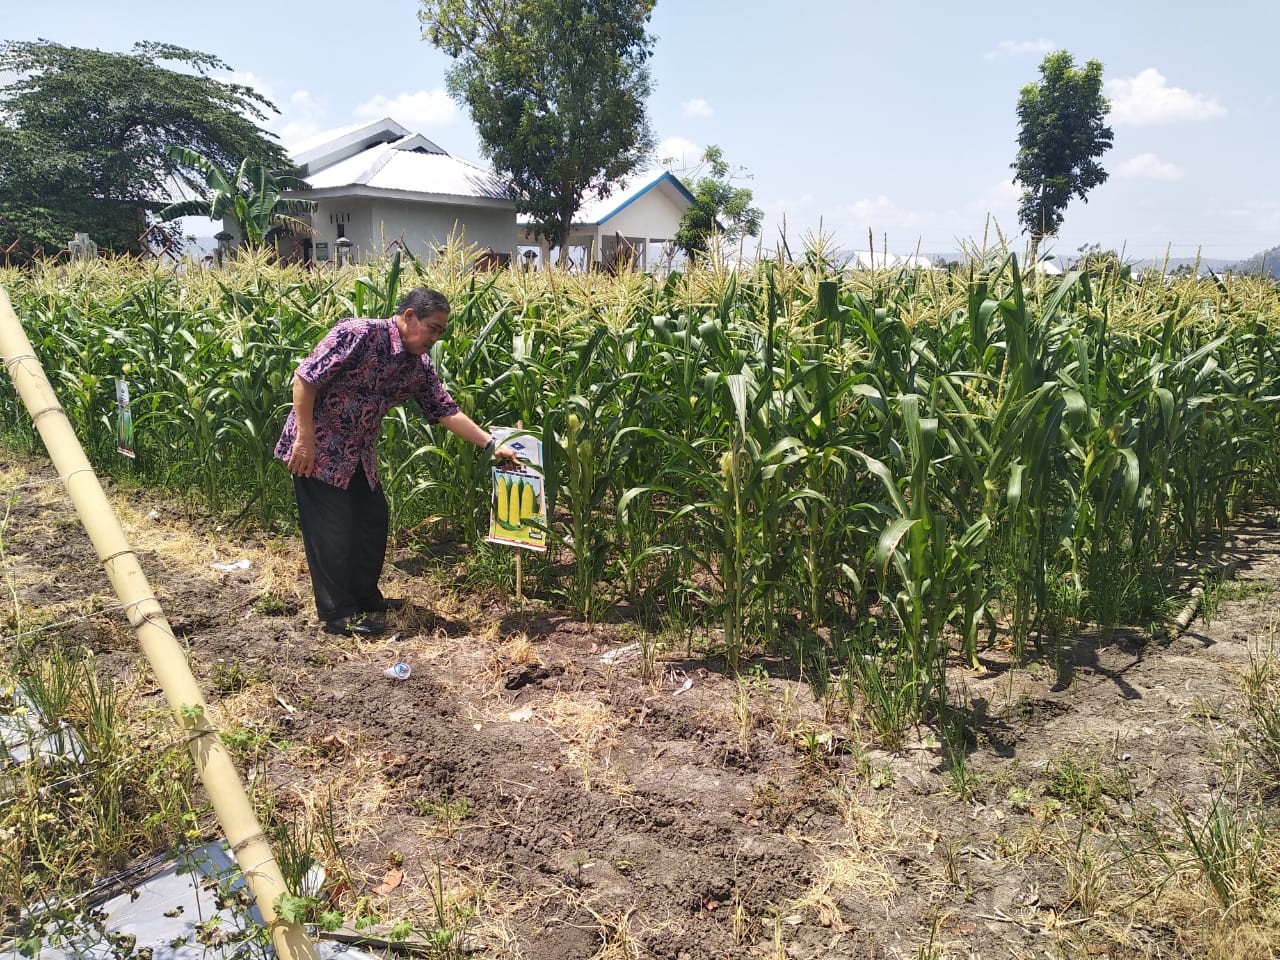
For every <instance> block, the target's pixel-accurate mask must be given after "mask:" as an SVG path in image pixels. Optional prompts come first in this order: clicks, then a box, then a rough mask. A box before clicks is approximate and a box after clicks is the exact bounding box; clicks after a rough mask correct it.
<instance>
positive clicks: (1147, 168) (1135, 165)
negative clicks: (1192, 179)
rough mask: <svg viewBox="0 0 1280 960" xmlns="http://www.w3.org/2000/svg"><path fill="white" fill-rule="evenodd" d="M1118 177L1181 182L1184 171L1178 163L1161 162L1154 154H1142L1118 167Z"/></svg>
mask: <svg viewBox="0 0 1280 960" xmlns="http://www.w3.org/2000/svg"><path fill="white" fill-rule="evenodd" d="M1116 176H1120V177H1131V178H1133V179H1136V180H1181V179H1182V177H1183V171H1182V168H1181V167H1179V166H1178V165H1177V164H1176V163H1169V162H1168V161H1167V160H1161V159H1160V158H1159V157H1157V156H1156V155H1155V154H1154V153H1140V154H1138V155H1137V156H1136V157H1130V158H1129V159H1128V160H1126V161H1124V163H1122V164H1120V165H1119V166H1118V167H1116Z"/></svg>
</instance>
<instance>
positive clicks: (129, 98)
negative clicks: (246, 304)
mask: <svg viewBox="0 0 1280 960" xmlns="http://www.w3.org/2000/svg"><path fill="white" fill-rule="evenodd" d="M227 69H229V67H228V66H227V64H225V63H224V62H223V61H221V60H220V59H218V58H217V57H215V56H212V55H211V54H207V53H201V52H199V51H196V50H188V49H185V48H183V47H176V46H172V45H170V44H159V43H139V44H136V45H135V46H134V48H133V52H132V53H106V52H103V51H101V50H86V49H82V48H79V47H68V46H63V45H62V44H57V43H51V42H49V41H45V40H38V41H22V42H9V43H5V44H3V45H0V76H3V77H10V78H13V79H10V80H9V82H8V83H6V84H4V85H3V86H0V214H3V215H4V217H5V218H7V219H8V220H9V221H10V222H11V223H13V224H14V225H15V226H16V228H17V229H18V230H20V231H22V233H23V234H24V235H25V237H26V238H27V240H26V243H25V244H24V247H23V251H24V252H25V253H26V255H28V256H29V255H31V254H33V253H36V252H45V253H53V252H56V251H57V250H60V249H62V248H64V247H65V246H66V245H67V241H68V240H70V239H71V238H72V236H73V235H74V234H75V233H76V232H77V231H85V232H87V233H89V234H90V236H91V237H92V238H93V240H94V241H95V242H97V243H98V245H99V246H100V247H102V248H103V249H110V250H115V251H117V252H121V253H137V252H139V251H140V250H141V247H142V245H141V243H140V242H139V240H138V237H139V235H140V234H141V233H142V232H143V231H144V230H145V229H146V228H147V226H148V225H149V224H150V223H152V222H153V221H154V215H155V213H156V211H158V210H159V209H160V208H161V207H163V206H165V205H166V204H168V203H169V202H170V200H171V199H172V196H171V193H172V189H171V188H172V181H173V180H175V179H176V180H178V181H181V182H184V183H186V184H187V185H189V186H192V187H198V186H199V185H200V184H201V182H202V179H203V178H202V177H201V176H200V174H199V171H197V170H195V169H193V168H191V167H187V166H184V165H183V163H182V162H181V161H180V160H178V159H175V158H173V157H171V156H169V155H168V154H167V153H166V149H167V148H168V147H169V146H170V145H172V144H181V145H184V146H187V147H190V148H192V149H193V150H196V151H198V152H199V153H200V154H202V155H203V156H205V157H207V158H209V160H210V161H212V162H213V163H215V164H217V165H219V166H222V167H224V168H232V167H234V166H235V165H236V164H238V163H239V162H240V161H241V159H243V158H245V157H249V158H252V159H253V160H256V161H259V162H261V163H263V164H264V165H265V166H267V167H268V168H269V169H278V168H283V167H285V166H287V165H288V157H287V156H286V155H285V152H284V150H283V148H281V147H280V145H279V144H278V143H276V142H274V140H273V139H272V138H271V135H270V134H268V133H266V132H265V131H264V130H262V129H260V128H259V127H258V126H257V124H256V123H255V120H257V121H261V120H265V119H266V117H267V116H268V113H269V112H274V111H275V107H274V106H273V105H272V104H271V102H270V101H269V100H267V99H266V98H265V97H263V96H262V95H261V94H259V93H258V92H257V91H255V90H253V89H252V88H251V87H247V86H244V85H243V84H237V83H226V82H223V81H221V80H218V79H215V78H214V77H213V75H212V74H213V72H215V71H221V70H227ZM175 235H176V228H175Z"/></svg>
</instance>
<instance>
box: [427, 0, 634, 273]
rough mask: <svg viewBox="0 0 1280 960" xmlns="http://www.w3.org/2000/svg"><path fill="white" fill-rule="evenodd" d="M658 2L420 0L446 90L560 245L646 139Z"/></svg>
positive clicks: (630, 166)
mask: <svg viewBox="0 0 1280 960" xmlns="http://www.w3.org/2000/svg"><path fill="white" fill-rule="evenodd" d="M653 6H654V0H422V7H423V9H422V10H420V11H419V13H418V16H419V18H420V19H421V21H422V23H423V24H424V26H425V31H424V33H425V36H426V37H427V39H429V40H430V41H431V43H433V44H434V45H435V46H437V47H439V48H440V49H441V50H443V51H444V52H445V53H446V54H448V55H449V56H450V57H452V58H453V60H454V61H455V62H454V65H453V66H452V67H451V68H450V69H449V72H448V75H447V77H446V81H447V86H448V89H449V92H450V94H452V96H453V97H454V99H455V100H457V101H458V102H459V103H461V104H465V105H466V107H467V108H468V110H469V111H470V113H471V119H472V121H473V122H474V123H475V125H476V131H477V133H478V134H479V135H480V141H481V149H482V151H483V152H484V154H485V156H486V158H488V160H489V161H490V162H491V163H492V164H493V166H494V168H495V169H496V170H497V171H498V172H499V173H501V174H503V175H505V176H506V177H507V178H508V179H509V180H510V181H511V184H512V186H513V188H514V191H515V202H516V208H517V210H519V211H520V212H521V213H524V214H527V215H529V217H530V219H531V221H532V223H533V228H534V232H535V234H536V235H539V236H542V237H545V238H546V239H547V240H548V242H549V243H550V244H551V245H552V246H559V247H560V263H561V265H564V264H565V263H567V258H568V244H567V243H566V242H565V241H566V240H567V239H568V236H569V230H570V227H571V225H572V223H573V216H574V214H575V213H577V211H578V209H579V208H580V207H581V206H582V203H583V200H584V199H586V198H587V197H588V196H589V195H594V196H597V197H601V198H603V197H606V196H608V195H609V192H610V188H611V185H612V184H613V183H614V182H616V181H617V180H619V179H620V178H622V177H624V176H625V175H626V174H628V173H631V172H632V171H633V170H635V169H636V168H637V167H638V166H639V165H640V163H641V162H642V161H643V160H644V158H645V157H646V156H647V155H648V153H649V151H650V150H651V149H652V146H653V134H652V132H651V130H650V128H649V123H648V119H647V118H646V115H645V100H646V98H647V97H648V96H649V89H650V80H649V71H648V68H647V67H646V63H647V61H648V59H649V57H650V55H651V51H652V47H653V40H652V38H650V37H649V36H648V34H647V33H646V30H645V28H646V25H647V24H648V22H649V17H650V15H651V13H652V12H653Z"/></svg>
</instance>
